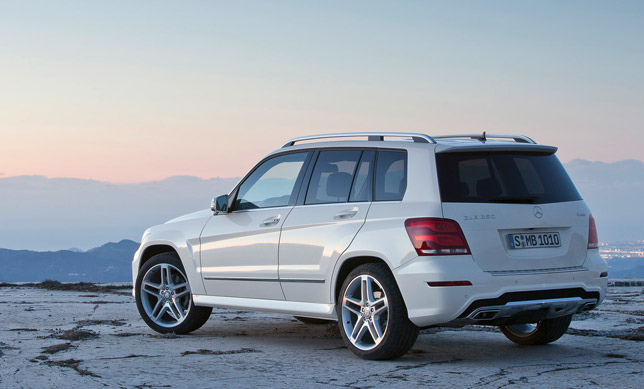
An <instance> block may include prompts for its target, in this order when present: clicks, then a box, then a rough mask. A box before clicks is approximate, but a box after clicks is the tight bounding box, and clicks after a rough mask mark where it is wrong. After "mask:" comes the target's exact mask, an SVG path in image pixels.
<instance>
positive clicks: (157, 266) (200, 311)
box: [135, 253, 212, 334]
mask: <svg viewBox="0 0 644 389" xmlns="http://www.w3.org/2000/svg"><path fill="white" fill-rule="evenodd" d="M164 267H165V268H167V269H170V272H171V273H169V274H170V278H171V279H174V281H176V282H178V283H185V287H184V288H185V289H181V290H182V291H181V292H180V293H181V294H182V296H181V297H180V298H177V299H176V300H177V302H178V303H177V304H176V305H174V307H182V308H185V309H182V311H183V314H184V317H183V318H182V319H176V318H174V317H172V316H171V315H170V313H169V310H167V309H166V310H165V313H163V314H162V315H161V318H160V320H158V322H155V320H154V319H153V318H152V317H150V316H151V315H150V314H149V312H150V309H151V306H152V305H153V304H154V305H155V308H156V305H158V304H155V303H156V302H157V301H160V302H159V304H160V303H162V302H165V301H166V300H163V297H162V293H161V292H162V291H161V290H160V289H159V293H158V294H159V296H157V297H156V299H157V300H156V301H155V300H154V298H155V296H154V294H153V293H147V292H143V291H142V289H141V286H142V284H143V280H144V278H145V277H146V275H147V274H148V272H150V275H149V276H150V277H152V276H155V275H156V274H155V273H154V272H155V271H158V272H159V276H160V273H161V272H162V271H163V270H162V269H164ZM151 269H152V271H151ZM160 277H161V276H160ZM181 277H182V278H181ZM174 281H171V282H170V284H169V285H173V282H174ZM184 281H185V282H184ZM158 284H159V285H162V284H163V281H162V279H161V280H160V281H159V282H158ZM148 288H149V287H148ZM152 290H154V289H152ZM135 291H136V292H135V295H136V307H137V309H138V310H139V314H140V315H141V318H143V321H145V324H147V325H148V326H149V327H150V328H152V329H153V330H154V331H156V332H159V333H162V334H165V333H175V334H187V333H189V332H192V331H195V330H197V329H199V328H201V326H203V325H204V324H205V323H206V321H208V318H209V317H210V313H211V312H212V308H211V307H198V306H196V305H194V303H193V301H192V292H191V291H190V286H189V284H188V277H187V276H186V274H185V269H184V268H183V265H182V264H181V260H180V259H179V257H178V256H177V255H176V254H175V253H161V254H157V255H155V256H154V257H152V258H150V260H148V261H147V262H146V263H144V264H143V266H142V267H141V269H140V270H139V274H138V276H137V278H136V284H135ZM174 291H175V290H174V289H173V290H172V291H171V293H172V292H174ZM144 293H145V294H146V296H145V297H142V295H143V294H144ZM148 295H149V296H148ZM144 300H145V301H144ZM174 300H175V299H174V298H172V300H167V301H168V304H170V301H174ZM179 300H180V302H179ZM162 309H164V307H161V309H160V310H159V312H160V311H161V310H162ZM176 309H178V308H176ZM163 321H165V322H163ZM173 321H175V322H176V323H174V324H173Z"/></svg>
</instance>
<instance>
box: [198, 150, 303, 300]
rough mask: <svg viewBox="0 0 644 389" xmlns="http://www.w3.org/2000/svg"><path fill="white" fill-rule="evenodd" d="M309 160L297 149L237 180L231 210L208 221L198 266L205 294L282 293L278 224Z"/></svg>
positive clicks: (280, 297)
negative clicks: (279, 272)
mask: <svg viewBox="0 0 644 389" xmlns="http://www.w3.org/2000/svg"><path fill="white" fill-rule="evenodd" d="M309 160H310V153H309V152H298V153H288V154H282V155H278V156H275V157H271V158H269V159H267V160H265V161H263V162H261V163H260V164H258V166H257V167H256V168H255V169H254V170H253V171H252V173H250V174H249V175H248V176H247V177H246V178H245V179H244V181H243V182H242V183H241V184H240V186H239V188H238V190H237V191H236V192H237V195H236V198H235V199H234V201H233V206H232V211H231V212H230V213H227V214H219V215H216V216H215V217H213V218H211V219H210V221H209V222H208V223H207V224H206V226H205V227H204V230H203V232H202V234H201V266H202V277H203V280H204V285H205V287H206V292H207V293H208V294H209V295H215V296H225V297H245V298H257V299H271V300H283V299H284V293H282V288H281V287H280V283H279V277H278V269H277V265H278V245H279V239H280V229H281V228H282V225H283V224H284V220H285V219H286V216H287V215H288V213H289V212H290V211H291V209H292V208H293V204H294V203H295V199H296V198H297V194H298V193H299V190H300V186H301V182H302V180H303V172H304V171H305V169H306V165H307V163H308V161H309Z"/></svg>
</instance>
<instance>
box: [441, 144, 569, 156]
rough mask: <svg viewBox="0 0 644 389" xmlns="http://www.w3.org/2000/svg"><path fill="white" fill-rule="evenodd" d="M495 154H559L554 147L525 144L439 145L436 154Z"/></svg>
mask: <svg viewBox="0 0 644 389" xmlns="http://www.w3.org/2000/svg"><path fill="white" fill-rule="evenodd" d="M480 152H483V153H490V152H492V153H494V152H501V153H505V152H515V153H516V152H518V153H535V154H545V155H551V154H554V153H556V152H557V148H556V147H554V146H546V145H535V144H527V143H526V144H523V143H509V142H499V143H486V144H481V143H474V144H438V145H437V146H436V153H437V154H439V153H480Z"/></svg>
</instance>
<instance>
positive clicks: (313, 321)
mask: <svg viewBox="0 0 644 389" xmlns="http://www.w3.org/2000/svg"><path fill="white" fill-rule="evenodd" d="M293 317H294V318H295V319H297V320H299V321H301V322H302V323H304V324H313V325H321V324H329V323H333V322H334V321H333V320H325V319H315V318H312V317H304V316H293Z"/></svg>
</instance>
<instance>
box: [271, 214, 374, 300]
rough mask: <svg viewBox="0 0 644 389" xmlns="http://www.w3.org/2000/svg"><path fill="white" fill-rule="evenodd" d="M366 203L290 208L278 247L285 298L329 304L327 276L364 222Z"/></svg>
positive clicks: (328, 278)
mask: <svg viewBox="0 0 644 389" xmlns="http://www.w3.org/2000/svg"><path fill="white" fill-rule="evenodd" d="M369 204H370V203H368V202H366V203H341V204H317V205H301V206H296V207H295V208H293V210H292V211H291V213H290V214H289V216H288V218H287V219H286V222H284V226H283V227H282V236H281V239H280V248H279V277H280V281H281V283H282V290H283V291H284V295H285V297H286V299H287V300H289V301H304V302H315V303H331V300H330V295H329V287H330V285H331V281H332V279H331V277H329V275H330V274H332V270H333V267H334V265H335V263H336V262H337V260H338V258H339V257H340V255H341V254H342V253H343V252H344V251H345V250H346V248H347V247H348V246H349V244H350V243H351V241H352V240H353V238H354V236H355V235H356V233H357V232H358V230H359V229H360V227H362V225H363V224H364V220H365V218H366V216H367V211H368V209H369Z"/></svg>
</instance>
